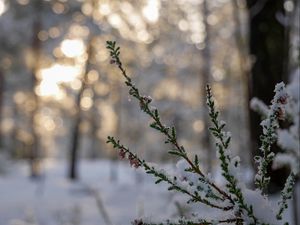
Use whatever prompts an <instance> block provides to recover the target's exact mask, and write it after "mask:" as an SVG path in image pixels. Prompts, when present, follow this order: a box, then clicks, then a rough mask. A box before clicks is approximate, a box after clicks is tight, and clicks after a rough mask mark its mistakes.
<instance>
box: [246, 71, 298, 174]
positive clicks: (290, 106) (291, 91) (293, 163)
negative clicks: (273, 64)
mask: <svg viewBox="0 0 300 225" xmlns="http://www.w3.org/2000/svg"><path fill="white" fill-rule="evenodd" d="M286 89H287V93H288V96H289V100H288V102H287V104H286V107H285V110H286V111H285V114H286V117H287V120H288V121H289V123H290V124H291V125H290V126H289V127H288V128H285V129H281V128H279V127H278V126H277V127H276V133H277V135H278V138H277V144H278V146H279V147H280V148H282V150H283V152H280V153H277V154H276V156H275V158H274V161H273V165H272V166H273V167H274V168H279V167H282V166H285V165H287V166H289V167H290V169H291V170H292V171H293V173H294V174H295V175H296V176H297V177H299V176H300V151H299V149H300V137H299V135H300V123H299V119H300V73H299V70H298V72H296V73H295V75H294V77H293V79H292V81H291V82H290V83H289V84H288V85H287V87H286ZM250 105H251V108H252V109H253V110H255V111H257V112H258V113H260V114H261V116H262V117H263V118H265V117H267V115H268V113H269V112H270V110H271V109H269V108H268V106H266V105H265V104H264V103H263V102H262V101H261V100H259V99H257V98H253V99H252V100H251V104H250Z"/></svg>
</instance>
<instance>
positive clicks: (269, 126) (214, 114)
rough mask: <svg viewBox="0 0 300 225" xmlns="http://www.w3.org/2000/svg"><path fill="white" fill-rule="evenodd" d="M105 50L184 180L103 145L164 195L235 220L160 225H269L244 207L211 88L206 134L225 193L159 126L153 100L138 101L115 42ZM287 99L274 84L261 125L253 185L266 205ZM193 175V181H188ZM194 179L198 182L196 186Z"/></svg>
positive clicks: (286, 195)
mask: <svg viewBox="0 0 300 225" xmlns="http://www.w3.org/2000/svg"><path fill="white" fill-rule="evenodd" d="M106 44H107V49H108V50H109V51H110V55H111V63H112V64H115V65H116V66H117V67H118V68H119V70H120V71H121V73H122V75H123V77H124V78H125V84H126V85H127V86H128V87H129V95H131V96H133V97H134V98H136V99H137V100H138V102H139V104H140V109H141V110H142V111H143V112H144V113H146V114H147V115H148V116H149V117H150V118H151V119H152V122H151V123H150V125H149V126H150V127H151V128H153V129H155V130H157V131H159V132H160V133H162V134H163V136H164V137H165V143H166V144H171V145H172V150H170V151H169V154H171V155H175V156H178V157H179V158H181V159H182V160H183V161H184V162H185V163H186V166H185V169H184V171H183V173H184V174H185V175H186V174H187V175H186V176H185V177H183V178H184V179H183V180H181V179H180V176H179V177H178V176H177V175H175V176H170V175H168V174H166V172H164V171H162V170H159V169H157V168H155V167H154V166H151V165H149V164H148V163H146V162H145V161H144V160H142V159H140V158H139V156H137V155H136V154H134V153H132V152H131V151H130V150H129V149H128V148H127V147H125V146H124V145H122V144H120V141H119V140H116V139H115V138H114V137H110V136H109V137H108V140H107V143H111V144H112V145H113V147H114V148H116V149H117V150H118V152H119V156H120V157H121V158H126V159H128V160H129V162H130V164H131V165H132V166H134V167H135V168H138V167H143V168H144V170H145V171H146V173H148V174H150V175H152V176H154V177H155V178H156V181H155V183H160V182H165V183H167V184H168V185H169V188H168V190H175V191H178V192H181V193H183V194H185V195H187V196H189V200H188V203H191V202H194V203H196V202H199V203H202V204H205V205H207V206H209V207H212V208H215V209H219V210H222V211H224V212H226V211H228V212H229V215H231V216H232V215H233V218H230V219H223V220H207V218H201V219H199V218H198V219H197V222H193V221H188V220H180V221H178V223H177V222H176V223H171V222H170V221H167V222H166V223H160V225H177V224H178V225H179V224H180V225H202V224H207V225H212V224H222V223H229V224H232V223H234V224H237V225H239V224H244V223H245V221H247V223H248V224H249V225H258V224H261V225H267V224H268V223H265V222H263V221H262V220H263V219H262V218H260V219H258V218H257V216H256V215H255V213H254V207H255V205H251V204H248V203H247V202H246V201H245V198H244V195H243V189H242V187H241V186H242V185H241V184H240V182H239V180H238V177H237V174H236V173H237V171H238V169H239V163H240V162H239V158H238V157H232V156H231V153H230V149H229V147H230V141H231V136H230V133H229V132H226V131H225V129H224V128H225V125H226V124H225V122H223V121H221V120H220V119H219V112H218V111H217V110H216V109H215V102H214V100H213V97H212V92H211V88H210V86H209V85H207V88H206V92H207V105H208V108H209V116H210V118H211V123H212V126H211V127H210V128H209V130H210V131H211V133H212V135H213V136H214V137H215V140H216V148H217V153H218V158H219V160H220V163H221V169H222V175H223V177H224V178H225V180H226V185H225V187H219V186H217V185H216V184H215V183H214V182H213V181H212V180H211V179H210V178H209V177H208V176H207V175H206V174H204V173H203V172H202V170H201V169H200V165H199V159H198V157H197V155H196V156H195V157H194V158H193V159H191V158H189V157H188V155H187V152H186V150H185V148H184V147H183V146H182V145H180V144H179V143H178V140H177V135H176V129H175V127H168V126H166V125H164V124H163V123H162V121H161V118H160V114H159V111H158V110H157V109H156V108H155V107H153V106H152V105H151V102H152V99H151V97H149V96H145V95H142V94H141V93H140V91H139V89H138V88H137V87H136V86H135V84H134V83H133V82H132V80H131V78H130V77H129V76H128V75H127V73H126V70H125V69H124V68H123V65H122V62H121V60H120V57H119V56H120V47H118V46H116V42H114V41H107V43H106ZM286 98H287V96H286V93H285V89H284V85H283V84H278V85H277V86H276V88H275V97H274V99H273V101H272V105H271V109H272V110H271V113H269V115H268V116H267V118H266V119H265V120H264V121H263V122H262V126H263V135H262V137H261V141H262V146H261V148H260V150H261V151H262V153H263V156H262V157H261V156H259V157H256V158H255V160H256V161H257V162H258V164H259V165H258V173H257V174H256V176H255V181H256V184H257V186H258V188H259V190H260V191H261V192H260V193H258V192H257V193H258V194H260V195H261V196H262V197H263V198H264V199H265V198H266V195H262V194H261V193H263V191H264V189H265V188H266V186H267V185H268V183H269V177H268V176H267V170H266V168H267V166H268V164H269V163H270V162H271V161H272V159H273V157H274V155H273V153H272V152H271V145H272V144H273V143H274V141H276V138H277V137H276V134H275V129H276V128H277V126H278V122H277V120H278V119H281V118H282V117H283V113H284V108H283V105H284V104H285V103H286ZM189 175H193V176H189ZM195 177H196V180H195ZM293 184H294V176H293V175H291V176H290V177H289V179H288V180H287V182H286V185H285V188H284V189H283V191H282V195H281V196H282V198H281V201H280V202H279V203H278V205H279V209H278V213H277V214H276V219H277V220H280V219H281V218H282V214H283V212H284V210H285V209H286V208H287V206H288V205H287V200H288V199H290V198H291V193H292V189H293ZM132 224H134V225H159V224H152V223H145V222H143V221H142V220H135V221H134V222H133V223H132Z"/></svg>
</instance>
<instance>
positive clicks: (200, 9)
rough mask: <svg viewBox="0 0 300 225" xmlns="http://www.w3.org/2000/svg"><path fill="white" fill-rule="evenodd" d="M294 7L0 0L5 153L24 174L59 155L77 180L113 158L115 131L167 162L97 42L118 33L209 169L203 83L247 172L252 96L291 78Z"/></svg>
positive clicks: (263, 2) (295, 54) (158, 101)
mask: <svg viewBox="0 0 300 225" xmlns="http://www.w3.org/2000/svg"><path fill="white" fill-rule="evenodd" d="M299 7H300V4H299V1H297V0H276V1H274V0H148V1H146V0H128V1H120V0H0V121H1V132H0V146H1V147H0V155H1V158H2V159H3V161H7V160H8V159H9V160H10V161H15V160H26V161H28V163H29V165H30V166H29V167H28V168H29V171H28V174H29V175H30V176H31V177H39V176H41V175H42V174H43V162H44V160H47V159H54V160H61V161H64V162H65V163H66V165H67V166H66V176H67V177H69V178H71V179H80V176H79V174H78V163H80V159H90V160H95V159H109V160H112V161H116V160H117V158H118V157H117V155H116V153H115V151H114V150H113V149H111V148H110V146H108V145H107V144H106V143H105V142H106V137H107V136H108V135H113V136H116V137H118V138H120V139H122V140H123V141H124V143H126V144H127V145H129V147H131V148H132V149H133V150H135V151H136V152H137V153H138V154H140V155H142V156H143V157H144V158H145V159H146V160H148V161H154V162H169V161H170V160H174V159H170V158H169V156H168V155H167V148H168V147H167V146H165V145H163V144H161V143H162V142H163V140H162V138H161V137H160V136H159V134H157V133H155V132H154V131H153V130H151V129H148V118H147V117H146V116H145V115H143V114H142V113H141V112H140V111H139V106H138V104H137V103H136V102H135V101H133V100H132V99H131V98H130V97H129V95H128V92H127V88H126V87H125V86H124V85H123V79H122V77H121V76H119V72H118V71H117V70H116V69H115V68H114V67H113V66H111V65H110V63H109V54H108V51H107V50H106V48H105V42H106V41H107V40H116V41H117V42H118V44H119V45H120V46H121V49H122V54H121V57H122V59H123V61H124V64H125V65H126V67H127V70H128V72H129V74H130V75H131V76H132V78H133V79H134V81H135V82H136V84H137V86H138V87H140V88H141V89H142V90H143V93H144V94H147V95H150V96H152V97H153V99H154V104H155V105H156V106H157V107H158V108H159V109H160V110H161V113H162V117H163V120H164V121H166V123H167V124H174V125H175V126H176V127H177V129H178V137H179V140H180V142H181V143H182V144H183V145H184V146H185V147H186V149H188V150H189V152H190V154H195V153H196V154H199V156H200V157H199V158H200V159H201V160H202V162H203V165H204V166H205V168H206V169H207V170H212V169H214V168H215V165H216V160H215V152H214V150H213V143H212V140H211V138H210V137H209V135H208V132H207V127H208V115H207V111H206V106H205V104H206V102H205V85H206V84H207V83H210V84H211V85H212V89H213V93H214V95H215V98H216V100H217V103H218V107H219V108H220V110H221V112H222V117H223V119H224V120H225V121H226V122H227V123H228V124H229V126H228V129H229V130H231V131H232V136H233V146H232V149H233V151H234V152H235V153H237V154H239V155H240V156H241V157H242V161H243V162H246V165H248V166H249V167H251V166H252V163H253V162H252V161H251V160H250V156H252V155H253V154H256V152H255V150H254V149H257V140H258V136H259V134H260V128H259V119H260V117H259V115H258V114H256V113H254V112H252V111H251V110H250V109H249V100H250V99H251V98H252V97H253V96H256V97H258V98H260V99H262V100H263V101H264V102H266V103H269V102H270V100H271V98H272V96H273V89H274V86H275V84H276V83H278V82H280V81H282V80H283V81H285V82H288V81H289V80H290V78H291V76H292V74H295V73H299V14H300V9H299ZM2 165H3V166H1V165H0V167H1V169H0V171H4V170H5V168H4V167H5V166H4V165H5V164H2ZM112 168H113V167H112ZM94 173H97V171H94ZM282 173H285V172H284V171H283V172H282ZM111 176H112V177H115V178H116V177H117V176H118V175H117V174H115V172H113V169H112V171H111ZM277 177H278V173H277ZM283 181H284V180H283ZM275 182H277V181H276V179H275ZM278 182H279V183H280V182H281V181H278ZM0 204H1V203H0Z"/></svg>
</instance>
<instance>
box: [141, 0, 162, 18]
mask: <svg viewBox="0 0 300 225" xmlns="http://www.w3.org/2000/svg"><path fill="white" fill-rule="evenodd" d="M159 9H160V1H159V0H151V1H148V2H147V5H146V6H145V7H144V8H143V15H144V17H145V18H146V20H148V21H149V22H151V23H155V22H157V20H158V18H159Z"/></svg>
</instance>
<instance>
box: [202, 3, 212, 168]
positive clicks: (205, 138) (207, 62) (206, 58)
mask: <svg viewBox="0 0 300 225" xmlns="http://www.w3.org/2000/svg"><path fill="white" fill-rule="evenodd" d="M207 3H208V1H207V0H204V1H203V3H202V13H203V18H204V19H203V22H204V26H205V32H206V35H205V39H204V49H203V50H202V60H203V62H204V63H203V65H202V70H201V73H200V76H201V77H200V82H201V83H200V90H201V98H202V101H201V103H202V105H201V108H202V110H203V123H204V129H203V131H204V132H203V135H202V139H201V142H202V146H203V148H204V149H205V150H206V151H207V152H206V155H207V159H206V163H207V171H211V169H212V160H213V156H212V151H211V140H210V135H209V132H208V127H209V116H208V109H207V106H206V91H205V90H206V85H207V84H208V83H209V80H210V79H209V77H210V73H211V52H210V44H211V43H210V41H211V37H210V28H209V24H208V22H207V17H208V14H209V10H208V5H207Z"/></svg>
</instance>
